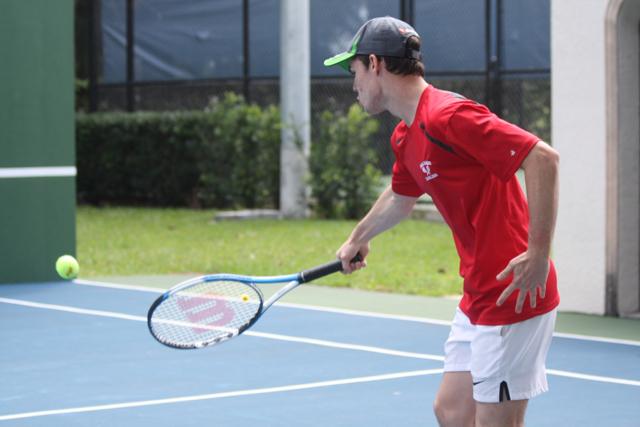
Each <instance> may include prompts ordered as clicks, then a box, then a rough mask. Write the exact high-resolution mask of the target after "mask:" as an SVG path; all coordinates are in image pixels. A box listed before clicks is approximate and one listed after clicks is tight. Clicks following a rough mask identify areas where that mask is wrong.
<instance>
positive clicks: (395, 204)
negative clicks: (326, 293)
mask: <svg viewBox="0 0 640 427" xmlns="http://www.w3.org/2000/svg"><path fill="white" fill-rule="evenodd" d="M420 60H421V54H420V37H419V35H418V34H417V33H416V31H415V30H414V29H413V28H412V27H411V26H409V25H408V24H407V23H405V22H402V21H400V20H397V19H394V18H391V17H383V18H376V19H372V20H370V21H368V22H366V23H365V24H364V25H363V26H362V27H361V28H360V30H359V31H358V32H357V34H356V36H355V37H354V39H353V41H352V44H351V47H350V49H349V51H347V52H344V53H342V54H339V55H336V56H334V57H332V58H329V59H327V60H326V61H325V65H326V66H333V65H339V66H342V67H343V68H345V69H348V70H349V71H350V72H351V73H352V74H354V83H353V89H354V91H355V92H356V93H357V94H358V101H359V102H360V104H361V105H362V106H363V108H364V109H365V110H366V111H367V112H369V113H370V114H377V113H380V112H382V111H389V112H390V113H391V114H393V115H394V116H396V117H398V118H400V119H401V121H400V123H399V124H398V125H397V127H396V129H395V130H394V132H393V135H392V137H391V146H392V148H393V151H394V153H395V157H396V161H395V164H394V166H393V175H392V181H391V185H390V186H389V187H388V188H387V189H386V190H385V191H383V193H382V194H381V195H380V196H379V198H378V200H377V201H376V203H375V204H374V205H373V207H372V208H371V210H370V211H369V213H368V214H367V215H366V216H365V217H364V219H362V220H361V221H360V223H359V224H358V225H357V226H356V227H355V228H354V230H353V232H352V233H351V235H350V236H349V238H348V239H347V241H346V242H345V243H344V244H343V245H342V247H340V249H339V250H338V253H337V255H338V257H339V258H340V259H341V260H342V262H343V268H344V271H345V272H346V273H350V272H352V271H354V270H357V269H360V268H362V267H364V266H365V265H366V257H367V254H368V253H369V242H370V240H371V239H372V238H373V237H374V236H376V235H377V234H379V233H381V232H383V231H385V230H387V229H389V228H390V227H392V226H394V225H395V224H397V223H398V222H400V221H401V220H402V219H403V218H405V217H406V216H407V215H408V214H409V213H410V212H411V210H412V209H413V206H414V204H415V202H416V200H417V198H418V197H419V196H420V195H422V194H424V193H428V194H429V195H430V196H431V197H432V199H433V202H434V203H435V205H436V206H437V208H438V209H439V211H440V213H441V214H442V216H443V217H444V219H445V220H446V222H447V224H448V225H449V227H450V228H451V230H452V232H453V237H454V240H455V244H456V249H457V251H458V254H459V256H460V274H461V276H462V277H463V278H464V289H463V297H462V300H461V301H460V305H459V307H458V309H457V311H456V314H455V318H454V320H453V323H452V326H451V333H450V335H449V338H448V340H447V342H446V344H445V368H444V370H445V373H444V375H443V379H442V383H441V385H440V388H439V390H438V393H437V395H436V399H435V402H434V410H435V413H436V417H437V418H438V421H439V423H440V425H442V426H472V425H475V426H518V425H523V424H524V414H525V410H526V406H527V402H528V399H530V398H532V397H534V396H536V395H538V394H540V393H542V392H545V391H546V390H547V381H546V373H545V359H546V355H547V350H548V348H549V344H550V342H551V335H552V332H553V327H554V322H555V315H556V307H557V305H558V303H559V296H558V291H557V285H556V275H555V269H554V267H553V264H552V263H551V261H550V259H549V252H550V250H551V240H552V235H553V231H554V226H555V219H556V210H557V204H558V179H557V176H558V161H559V157H558V154H557V152H556V151H554V150H553V149H552V148H551V147H549V146H548V145H547V144H545V143H544V142H542V141H540V140H539V138H537V137H536V136H534V135H532V134H530V133H528V132H526V131H524V130H522V129H520V128H518V127H517V126H515V125H512V124H510V123H507V122H505V121H503V120H501V119H499V118H498V117H497V116H495V115H494V114H492V113H491V112H490V111H489V110H488V109H487V108H486V107H484V106H482V105H480V104H477V103H476V102H473V101H470V100H467V99H465V98H463V97H462V96H460V95H457V94H454V93H451V92H446V91H441V90H438V89H436V88H434V87H433V86H432V85H430V84H429V83H427V82H426V81H425V80H424V77H423V76H424V65H423V64H422V63H421V61H420ZM518 168H522V169H524V174H525V181H526V189H527V197H526V198H525V195H524V193H523V191H522V188H521V187H520V184H519V183H518V180H517V178H516V176H515V172H516V170H517V169H518ZM527 199H528V200H527ZM358 252H359V253H360V254H361V255H362V258H363V260H362V261H361V262H355V263H350V261H349V260H351V259H352V258H353V257H354V256H355V255H356V253H358ZM527 300H528V303H526V302H527Z"/></svg>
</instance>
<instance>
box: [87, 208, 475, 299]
mask: <svg viewBox="0 0 640 427" xmlns="http://www.w3.org/2000/svg"><path fill="white" fill-rule="evenodd" d="M213 216H214V211H207V210H187V209H152V208H114V207H109V208H94V207H87V206H82V207H79V208H78V213H77V233H78V260H79V261H80V264H81V267H82V271H81V278H91V277H95V276H110V275H113V276H122V275H146V274H172V273H194V274H203V273H219V272H226V273H238V274H250V275H275V274H288V273H294V272H297V271H299V270H302V269H306V268H309V267H313V266H315V265H316V264H321V263H325V262H328V261H331V260H332V259H334V258H335V252H336V250H337V249H338V247H339V246H340V245H341V244H342V243H343V241H344V240H345V239H346V237H347V236H348V235H349V233H350V232H351V229H352V228H353V226H354V225H355V223H356V222H355V221H333V220H293V221H292V220H287V221H277V220H249V221H225V222H214V221H213V220H212V219H213ZM367 261H368V267H367V268H366V269H364V270H362V271H359V272H357V273H355V274H353V275H350V276H344V275H341V274H335V275H332V276H329V277H326V278H323V279H321V280H319V281H318V282H315V283H316V284H323V285H328V286H348V287H353V288H359V289H368V290H377V291H387V292H396V293H405V294H417V295H432V296H436V295H453V294H460V292H461V286H462V279H461V278H460V277H459V276H458V274H457V272H458V257H457V254H456V252H455V248H454V245H453V240H452V238H451V233H450V231H449V229H448V228H447V226H446V225H443V224H436V223H428V222H425V221H413V220H407V221H404V222H402V223H401V224H399V225H398V226H396V227H395V228H393V229H391V230H389V231H387V232H386V233H383V234H382V235H380V236H378V237H377V238H376V239H374V240H373V242H372V243H371V253H370V254H369V257H368V259H367Z"/></svg>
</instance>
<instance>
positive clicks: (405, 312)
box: [86, 275, 640, 342]
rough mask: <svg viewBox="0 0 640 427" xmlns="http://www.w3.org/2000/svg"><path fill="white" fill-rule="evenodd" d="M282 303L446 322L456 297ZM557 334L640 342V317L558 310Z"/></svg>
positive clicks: (321, 298) (152, 279) (314, 289)
mask: <svg viewBox="0 0 640 427" xmlns="http://www.w3.org/2000/svg"><path fill="white" fill-rule="evenodd" d="M190 277H193V276H189V275H157V276H109V277H93V278H86V280H89V281H97V282H105V283H114V284H128V285H136V286H145V287H152V288H160V289H166V288H169V287H170V286H173V285H175V284H177V283H179V282H181V281H183V280H186V279H188V278H190ZM282 301H283V302H287V303H292V304H303V305H310V306H318V307H325V308H327V307H328V308H336V309H341V310H354V311H359V312H372V313H376V314H389V315H393V316H407V317H417V318H425V319H433V320H437V321H444V322H449V321H450V320H451V319H452V318H453V314H454V311H455V308H456V306H457V305H458V298H456V297H443V298H438V297H424V296H411V295H398V294H389V293H382V292H372V291H362V290H357V289H348V288H334V287H325V286H318V285H304V286H301V287H299V288H298V289H296V290H295V291H294V292H291V293H290V294H288V295H286V296H285V297H284V298H283V300H282ZM556 333H562V334H576V335H585V336H594V337H603V338H611V339H620V340H632V341H639V342H640V319H621V318H616V317H604V316H597V315H587V314H578V313H566V312H560V313H559V314H558V318H557V320H556Z"/></svg>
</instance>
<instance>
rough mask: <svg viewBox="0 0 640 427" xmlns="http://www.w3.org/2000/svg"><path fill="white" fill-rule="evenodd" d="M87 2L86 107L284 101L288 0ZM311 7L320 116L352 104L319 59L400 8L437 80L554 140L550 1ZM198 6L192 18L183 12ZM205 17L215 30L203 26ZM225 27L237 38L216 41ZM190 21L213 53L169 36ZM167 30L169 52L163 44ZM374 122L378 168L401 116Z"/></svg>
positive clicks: (347, 90) (376, 0)
mask: <svg viewBox="0 0 640 427" xmlns="http://www.w3.org/2000/svg"><path fill="white" fill-rule="evenodd" d="M81 3H82V4H83V5H81ZM89 3H90V6H91V7H87V6H86V4H85V2H78V3H77V13H78V14H79V16H78V19H77V22H78V24H77V25H78V28H79V29H82V31H88V32H89V33H90V37H88V40H89V42H88V43H83V45H82V46H83V47H84V49H83V48H82V47H81V48H80V49H79V52H78V54H79V55H81V56H82V55H84V56H83V57H82V58H80V59H79V63H80V64H85V65H84V67H82V66H81V67H80V68H79V69H78V74H80V77H83V76H85V77H86V78H87V79H88V81H89V84H88V88H89V89H88V91H87V92H84V93H85V95H86V97H87V98H88V99H87V100H84V101H81V102H79V105H86V108H87V109H88V110H90V111H109V110H180V109H202V108H204V107H205V106H206V105H207V104H208V102H209V101H210V99H211V98H212V97H216V96H220V95H222V94H223V93H224V92H227V91H234V92H237V93H242V94H244V95H245V96H246V97H247V98H248V99H249V100H250V101H252V102H256V103H259V104H262V105H266V104H277V103H279V81H278V72H279V61H280V55H281V52H280V46H279V31H280V29H279V6H280V5H279V0H242V1H237V0H217V1H216V2H211V1H208V0H92V1H90V2H89ZM212 3H215V5H212ZM185 5H187V6H189V7H187V10H186V11H185V10H182V8H184V7H185ZM310 7H311V22H310V35H311V61H312V64H311V70H312V76H311V110H312V111H311V113H312V117H314V116H316V115H317V114H318V113H319V112H321V111H323V110H325V109H332V110H346V109H347V108H348V107H349V106H350V105H351V104H353V103H354V102H355V94H354V93H353V90H352V79H351V76H349V75H348V74H346V73H344V72H343V71H341V70H340V69H339V68H337V67H334V68H333V69H326V68H324V67H322V59H323V58H326V57H328V56H331V55H333V54H335V53H337V52H339V51H343V50H345V49H347V48H348V47H349V42H350V40H351V37H352V36H353V34H354V33H355V31H356V30H357V29H358V27H359V26H360V25H361V24H362V23H363V22H364V21H365V20H367V19H370V18H372V17H375V16H382V15H391V16H397V17H399V18H401V19H403V20H405V21H407V22H409V23H411V24H413V25H414V27H415V28H416V30H417V31H418V32H419V33H420V34H421V36H422V39H423V49H422V50H423V56H424V58H425V64H426V69H427V72H426V79H427V80H428V81H429V82H430V83H431V84H433V85H434V86H436V87H439V88H441V89H446V90H450V91H453V92H457V93H460V94H462V95H464V96H465V97H467V98H470V99H474V100H477V101H479V102H482V103H485V104H487V105H488V106H489V107H490V108H491V109H492V110H493V111H494V112H495V113H496V114H498V115H500V116H501V117H503V118H505V119H506V120H509V121H511V122H513V123H516V124H518V125H520V126H521V127H523V128H525V129H527V130H529V131H531V132H534V133H536V134H537V135H538V136H540V137H541V138H542V139H545V140H547V141H548V140H549V137H550V127H551V124H550V117H551V113H550V69H549V61H550V58H549V57H550V55H549V27H550V26H549V7H550V6H549V0H509V1H504V0H483V1H481V0H457V1H455V2H451V1H449V0H423V1H418V2H415V1H413V0H395V1H390V0H350V1H349V2H345V1H343V0H310ZM176 8H179V9H180V10H181V12H184V13H182V14H181V17H176V14H175V13H171V12H172V11H175V10H176ZM189 8H191V9H192V16H193V17H195V18H192V19H194V20H193V21H192V22H190V21H188V20H186V21H185V16H188V14H189V13H188V12H189V10H190V9H189ZM207 14H208V15H207ZM203 15H206V19H205V20H204V21H206V22H209V21H210V22H212V24H206V25H210V27H206V26H205V27H203V25H205V24H201V23H200V22H201V21H199V20H200V19H202V17H203ZM180 19H182V21H180ZM180 25H182V27H180ZM199 25H200V26H199ZM219 27H220V28H221V30H220V32H221V33H224V37H230V38H227V39H221V40H219V39H217V38H216V37H217V36H216V32H215V31H216V29H218V28H219ZM185 28H189V30H190V31H191V29H192V28H195V29H194V30H193V34H194V36H193V39H194V40H196V43H197V42H200V43H206V42H211V44H209V45H207V46H209V47H208V48H207V49H213V51H211V52H209V50H207V49H204V50H203V49H202V47H201V46H199V45H197V46H196V47H195V48H193V49H191V48H190V46H191V45H189V44H188V43H187V45H184V48H182V47H183V45H182V44H180V43H183V42H182V41H180V40H178V41H177V44H175V45H171V43H173V42H174V40H173V39H172V38H171V37H173V38H179V37H180V35H181V34H182V33H183V32H184V31H185ZM198 28H199V29H198ZM172 29H173V30H172ZM158 31H162V34H163V36H162V37H161V39H166V41H165V44H167V49H166V51H162V48H163V47H162V43H160V44H158V43H157V40H156V39H157V38H158V34H157V33H158ZM165 33H167V34H165ZM227 33H229V34H227ZM225 40H226V44H225ZM231 40H233V42H232V41H231ZM173 46H178V47H179V48H177V49H176V48H175V47H173ZM172 47H173V48H172ZM154 49H155V50H154ZM198 49H200V50H198ZM191 50H193V51H191ZM203 52H204V53H203ZM154 55H155V56H154ZM163 55H164V56H163ZM203 55H204V56H205V57H204V58H202V56H203ZM221 57H224V58H225V62H224V63H222V62H221V60H220V58H221ZM185 64H186V65H185ZM189 67H191V68H189ZM193 70H195V71H193ZM185 76H187V77H189V76H191V77H189V78H185ZM312 120H313V119H312ZM377 120H378V121H379V122H380V130H379V131H378V134H377V135H376V137H375V138H374V141H373V143H374V144H375V148H376V149H377V151H378V153H379V159H380V162H379V166H380V169H381V170H382V171H383V172H384V173H388V172H389V171H390V169H391V166H392V162H393V159H392V153H391V151H390V147H389V143H388V140H389V137H390V135H391V133H392V131H393V128H394V127H395V125H396V124H397V122H398V119H396V118H394V117H392V116H391V115H389V114H387V113H385V114H382V115H380V116H378V117H377ZM314 121H315V120H314ZM312 129H313V123H312ZM312 136H313V135H312Z"/></svg>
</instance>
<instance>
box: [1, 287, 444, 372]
mask: <svg viewBox="0 0 640 427" xmlns="http://www.w3.org/2000/svg"><path fill="white" fill-rule="evenodd" d="M1 302H3V303H6V304H14V305H21V306H24V307H32V308H43V309H47V310H56V311H64V312H68V313H75V314H88V315H91V316H100V317H111V318H114V319H123V320H134V321H137V322H145V323H146V322H147V318H146V317H144V316H133V315H130V314H124V313H115V312H112V311H102V310H90V309H84V308H77V307H69V306H64V305H56V304H44V303H39V302H32V301H24V300H17V299H12V298H0V303H1ZM243 335H248V336H252V337H258V338H267V339H272V340H278V341H288V342H297V343H301V344H311V345H317V346H322V347H331V348H339V349H342V350H355V351H364V352H368V353H378V354H384V355H387V356H398V357H408V358H412V359H424V360H434V361H438V362H442V361H443V360H444V357H443V356H438V355H434V354H423V353H413V352H406V351H397V350H391V349H386V348H381V347H372V346H366V345H357V344H347V343H341V342H336V341H327V340H319V339H313V338H304V337H294V336H290V335H280V334H271V333H266V332H256V331H246V332H244V333H243Z"/></svg>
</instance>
